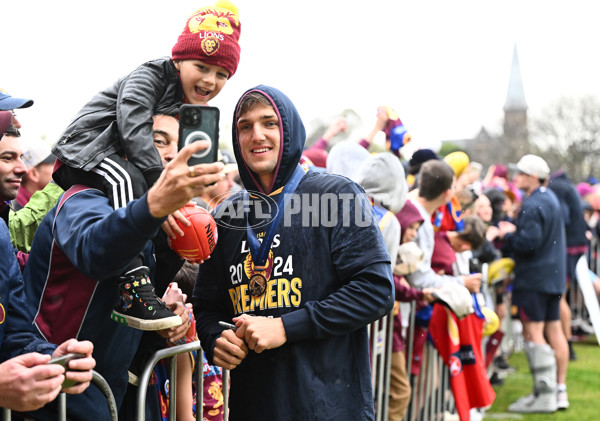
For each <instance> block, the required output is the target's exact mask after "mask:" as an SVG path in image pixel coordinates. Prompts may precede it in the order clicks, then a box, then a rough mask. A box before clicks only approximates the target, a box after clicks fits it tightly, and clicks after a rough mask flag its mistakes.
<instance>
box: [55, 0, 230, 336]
mask: <svg viewBox="0 0 600 421" xmlns="http://www.w3.org/2000/svg"><path fill="white" fill-rule="evenodd" d="M240 31H241V23H240V20H239V14H238V8H237V7H236V6H235V5H234V4H233V3H231V2H230V1H229V0H217V1H216V4H215V5H214V6H206V7H202V8H200V9H198V10H197V11H195V12H194V13H192V14H191V15H190V16H189V18H188V19H187V20H186V22H185V25H184V28H183V30H182V32H181V33H180V35H179V37H178V39H177V41H176V42H175V44H174V46H173V48H172V51H171V56H170V57H163V58H159V59H156V60H152V61H149V62H146V63H143V64H141V65H140V66H139V67H138V68H137V69H135V70H133V71H132V72H131V73H129V74H128V75H127V76H125V77H122V78H120V79H119V80H118V81H116V82H115V83H114V84H113V85H112V86H110V87H108V88H107V89H105V90H103V91H102V92H99V93H98V94H96V95H95V96H94V97H93V98H92V99H91V100H90V101H89V102H88V103H87V104H85V105H84V106H83V108H81V110H80V111H79V113H78V114H77V115H76V116H75V118H74V120H73V121H72V122H71V123H70V124H69V126H68V127H67V128H66V130H65V131H64V133H63V134H62V136H61V137H60V139H59V140H58V141H57V142H56V143H55V144H54V146H53V148H52V152H53V153H54V154H55V155H56V156H57V158H58V160H57V165H56V166H55V169H54V173H53V179H54V180H55V181H56V183H57V184H58V185H59V186H60V187H62V188H63V189H64V190H68V189H69V188H71V187H72V186H73V185H85V186H88V187H93V188H97V189H99V190H101V191H103V192H105V193H106V195H107V196H108V197H109V200H110V203H111V206H113V208H114V209H119V208H121V207H124V206H126V205H127V203H129V202H130V201H132V200H133V199H137V198H139V197H141V196H143V195H144V194H145V193H146V191H147V190H148V188H150V187H152V186H153V185H154V184H155V183H156V181H157V180H158V178H159V176H160V174H161V173H162V171H163V166H162V165H161V159H160V157H159V154H158V153H157V152H156V149H155V148H154V147H153V145H152V139H153V138H152V136H153V134H152V123H153V121H152V116H153V115H155V114H169V115H172V114H173V113H174V112H177V110H179V109H180V108H182V104H185V105H187V104H191V105H203V106H204V105H207V104H208V103H209V101H211V100H212V99H213V98H215V97H216V96H217V95H218V94H219V93H220V92H221V90H222V89H223V87H224V86H225V84H226V82H227V81H228V80H229V78H231V77H232V76H233V75H234V74H235V72H236V70H237V67H238V63H239V59H240V45H239V43H238V40H239V37H240ZM182 109H183V108H182ZM181 117H182V116H180V118H181ZM181 119H182V118H181ZM182 120H183V119H182ZM192 168H193V167H192ZM175 218H177V219H178V220H179V221H180V222H182V223H184V224H186V225H187V224H189V223H188V222H187V221H186V220H185V218H183V217H182V216H181V215H180V214H179V213H178V212H177V210H175V211H174V212H173V215H170V216H169V217H168V218H167V220H166V221H165V222H164V224H163V229H164V230H165V233H166V234H171V235H173V233H177V234H179V235H183V233H182V232H181V230H179V228H178V226H177V223H176V220H175ZM165 233H161V234H160V235H158V236H157V239H155V243H156V245H157V254H158V258H159V259H161V260H165V261H168V264H166V263H165V264H162V265H160V268H161V269H160V270H161V271H162V273H161V274H160V276H158V277H157V279H161V280H162V279H172V277H173V276H174V275H175V274H176V273H177V271H178V270H179V269H180V268H181V266H182V264H183V261H182V260H180V259H178V258H177V256H176V255H175V254H174V253H170V250H169V248H168V246H167V237H166V234H165ZM148 273H149V269H148V262H147V261H144V259H143V258H141V257H140V256H136V257H134V258H132V261H131V262H130V264H129V265H127V267H126V268H125V269H124V271H123V273H121V280H120V285H121V292H122V294H127V291H126V289H125V288H124V287H125V285H127V284H128V283H131V282H134V281H135V279H137V278H148ZM139 289H140V290H143V293H142V294H140V297H142V300H144V302H146V304H147V305H146V306H145V307H144V308H145V309H146V310H145V311H141V312H133V311H132V310H131V307H127V306H120V305H119V304H118V303H116V304H115V308H114V310H113V313H112V317H113V320H114V321H116V322H118V323H122V324H126V325H128V326H131V327H133V328H136V329H142V330H155V331H156V330H161V329H165V328H169V327H174V326H178V325H180V324H181V323H182V321H181V318H180V317H178V316H177V315H175V314H174V313H173V312H172V311H171V310H170V309H169V308H167V307H166V306H164V304H163V303H162V302H161V300H160V299H159V298H158V297H157V295H156V294H155V293H154V292H153V291H152V285H151V284H144V285H143V286H141V287H140V288H139ZM164 289H166V285H164V286H158V285H157V290H158V291H159V292H160V291H164Z"/></svg>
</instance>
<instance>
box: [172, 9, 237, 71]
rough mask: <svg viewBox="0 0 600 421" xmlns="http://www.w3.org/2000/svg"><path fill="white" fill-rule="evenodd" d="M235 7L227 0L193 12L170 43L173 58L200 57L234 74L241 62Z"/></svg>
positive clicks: (189, 58) (196, 58)
mask: <svg viewBox="0 0 600 421" xmlns="http://www.w3.org/2000/svg"><path fill="white" fill-rule="evenodd" d="M240 31H241V24H240V20H239V16H238V8H237V7H236V6H235V5H234V4H233V3H231V2H229V1H227V0H219V1H217V3H216V4H215V5H214V6H209V7H203V8H201V9H198V10H197V11H195V12H194V13H193V14H192V15H191V16H190V17H189V18H188V20H187V21H186V24H185V27H184V28H183V31H182V32H181V35H179V38H178V39H177V43H176V44H175V45H174V46H173V50H172V51H171V57H172V59H173V60H201V61H203V62H205V63H207V64H212V65H216V66H221V67H223V68H224V69H225V70H227V71H228V72H229V77H231V76H233V75H234V73H235V71H236V70H237V66H238V63H239V61H240V45H239V43H238V41H239V39H240Z"/></svg>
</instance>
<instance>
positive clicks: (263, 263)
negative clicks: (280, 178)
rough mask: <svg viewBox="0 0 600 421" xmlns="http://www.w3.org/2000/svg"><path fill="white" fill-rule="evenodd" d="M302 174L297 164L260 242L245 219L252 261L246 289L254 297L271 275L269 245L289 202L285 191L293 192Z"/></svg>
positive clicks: (260, 291) (303, 172) (257, 295)
mask: <svg viewBox="0 0 600 421" xmlns="http://www.w3.org/2000/svg"><path fill="white" fill-rule="evenodd" d="M304 174H306V171H304V169H303V168H302V167H301V166H300V165H297V166H296V169H295V170H294V173H293V174H292V177H291V178H290V179H289V180H288V182H287V183H286V185H285V186H284V187H283V189H282V191H281V193H280V196H279V199H278V200H277V209H278V212H276V214H275V217H274V218H273V220H272V221H271V223H270V224H269V227H268V229H267V232H266V233H265V235H264V237H263V241H262V242H260V241H258V238H257V237H256V234H255V233H254V230H253V229H252V227H251V226H250V223H249V221H248V219H247V220H246V233H247V239H248V247H249V249H250V253H249V254H250V256H249V257H250V260H251V262H252V263H253V265H252V266H251V267H252V273H251V276H249V278H250V281H249V282H248V291H249V292H250V294H251V295H252V296H254V297H260V296H261V295H263V294H264V293H265V291H266V290H267V279H268V278H270V277H271V269H272V267H273V265H272V260H271V262H270V263H269V256H271V259H272V256H273V253H272V252H271V245H272V244H273V239H274V238H275V234H277V229H278V227H279V223H280V222H281V219H282V218H283V214H284V210H285V208H286V207H287V204H288V202H289V195H288V194H287V193H293V192H294V191H295V190H296V187H297V186H298V183H299V182H300V180H301V179H302V177H303V176H304ZM245 200H248V192H247V191H246V192H245ZM255 270H256V272H255ZM247 274H248V273H247Z"/></svg>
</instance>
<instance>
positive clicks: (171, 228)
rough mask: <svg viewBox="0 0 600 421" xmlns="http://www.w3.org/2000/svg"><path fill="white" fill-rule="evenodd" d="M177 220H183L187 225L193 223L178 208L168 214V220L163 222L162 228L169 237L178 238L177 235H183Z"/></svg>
mask: <svg viewBox="0 0 600 421" xmlns="http://www.w3.org/2000/svg"><path fill="white" fill-rule="evenodd" d="M175 220H177V221H179V222H181V223H182V224H183V225H185V226H186V227H189V226H190V225H192V223H191V222H190V221H188V220H187V219H186V217H185V216H183V214H182V213H181V212H179V211H178V210H176V211H175V212H173V213H172V214H170V215H169V216H167V220H166V221H165V222H163V223H162V229H163V231H164V232H165V234H167V236H168V237H169V238H173V239H175V238H176V235H179V236H180V237H183V231H182V230H181V228H180V227H179V225H177V222H176V221H175Z"/></svg>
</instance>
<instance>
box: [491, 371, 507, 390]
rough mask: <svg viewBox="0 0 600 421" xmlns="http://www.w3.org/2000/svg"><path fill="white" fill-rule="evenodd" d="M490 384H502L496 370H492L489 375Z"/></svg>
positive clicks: (502, 380)
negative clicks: (490, 375)
mask: <svg viewBox="0 0 600 421" xmlns="http://www.w3.org/2000/svg"><path fill="white" fill-rule="evenodd" d="M490 384H491V385H492V386H502V385H504V379H503V378H502V377H500V376H499V375H498V372H497V371H494V373H493V374H492V377H490Z"/></svg>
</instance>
